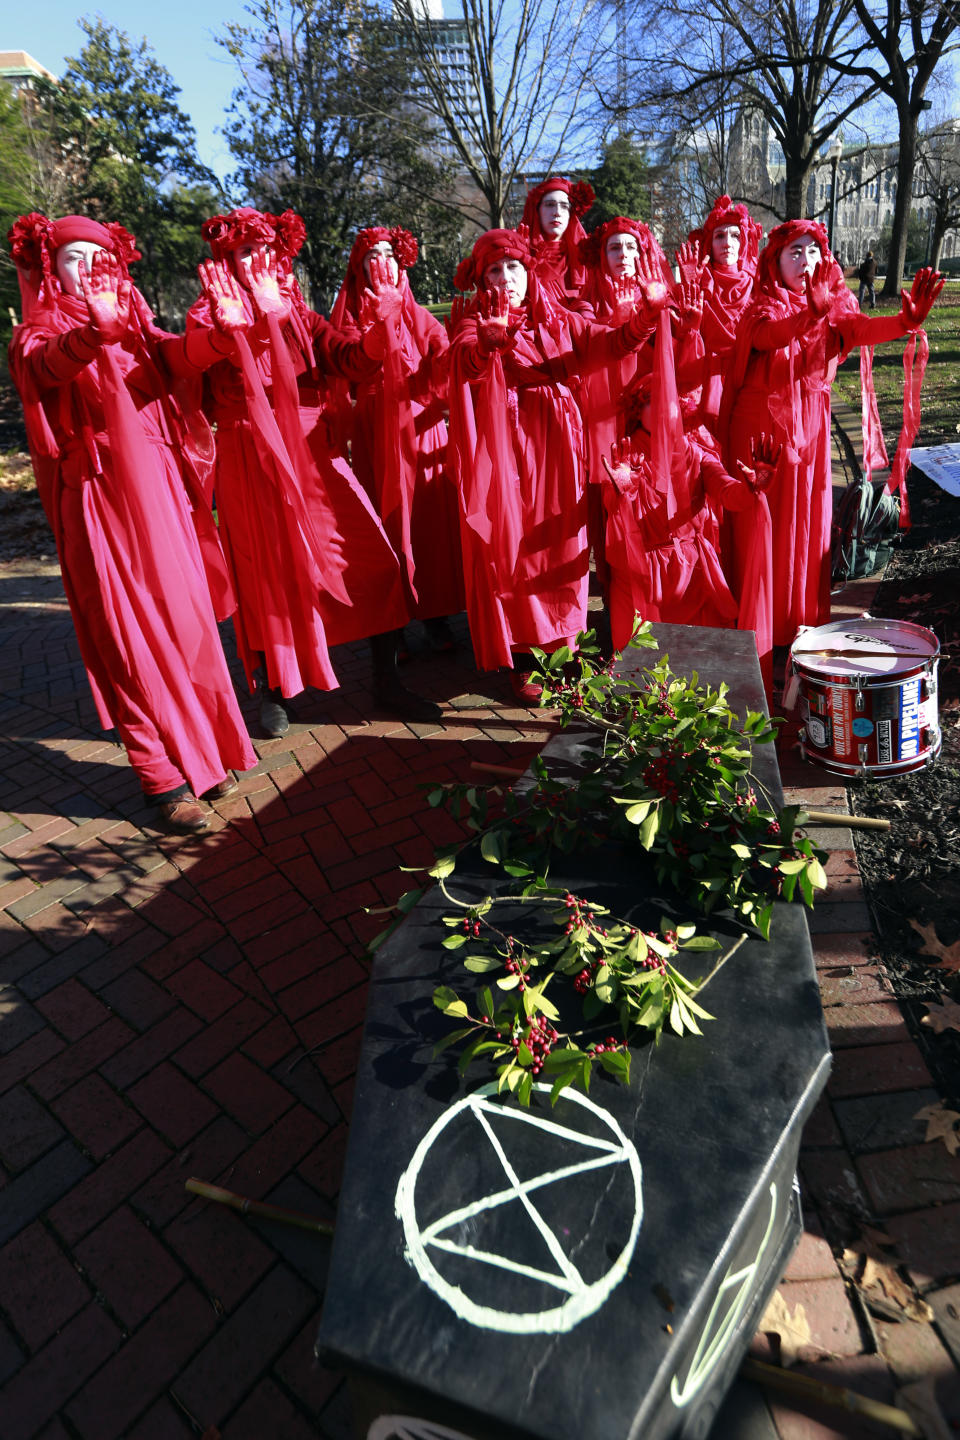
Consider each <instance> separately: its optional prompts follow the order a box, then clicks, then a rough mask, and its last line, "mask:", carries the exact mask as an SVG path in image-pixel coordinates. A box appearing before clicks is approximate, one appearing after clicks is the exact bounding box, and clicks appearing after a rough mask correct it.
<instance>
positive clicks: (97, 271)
mask: <svg viewBox="0 0 960 1440" xmlns="http://www.w3.org/2000/svg"><path fill="white" fill-rule="evenodd" d="M77 278H78V279H79V281H80V293H81V294H82V295H83V298H84V300H85V301H86V304H87V310H88V311H89V313H90V324H91V325H92V326H93V329H94V331H95V333H96V335H97V338H98V339H99V340H102V341H103V343H104V344H106V345H113V344H115V343H116V342H117V341H118V340H121V339H122V338H123V336H124V334H125V333H126V331H127V328H128V327H129V324H130V291H131V288H132V282H131V280H130V278H129V276H127V275H125V274H124V273H123V266H122V265H121V264H120V261H119V260H118V259H117V257H116V256H115V255H111V254H110V252H109V251H108V250H98V251H97V252H96V254H95V255H94V257H93V264H92V267H91V269H90V271H89V273H88V272H87V267H86V265H85V264H84V262H83V261H81V262H80V266H79V268H78V271H77Z"/></svg>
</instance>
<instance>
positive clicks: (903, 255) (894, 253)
mask: <svg viewBox="0 0 960 1440" xmlns="http://www.w3.org/2000/svg"><path fill="white" fill-rule="evenodd" d="M916 163H917V117H916V115H915V114H914V113H913V110H912V109H911V108H910V107H909V106H905V107H903V108H901V109H900V153H899V155H898V157H897V201H896V204H895V206H894V209H893V232H892V234H891V236H890V255H889V258H888V260H887V278H886V279H885V281H884V282H883V290H882V291H881V294H882V295H884V296H886V297H889V298H892V299H894V300H895V299H896V298H897V296H898V295H899V294H900V287H901V286H902V284H903V267H904V265H905V264H906V259H907V231H908V228H909V225H910V207H911V203H912V201H913V172H914V168H915V166H916Z"/></svg>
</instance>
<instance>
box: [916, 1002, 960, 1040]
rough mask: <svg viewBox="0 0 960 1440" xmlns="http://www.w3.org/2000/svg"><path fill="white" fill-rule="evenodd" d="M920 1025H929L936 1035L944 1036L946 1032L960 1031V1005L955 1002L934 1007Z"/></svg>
mask: <svg viewBox="0 0 960 1440" xmlns="http://www.w3.org/2000/svg"><path fill="white" fill-rule="evenodd" d="M920 1024H921V1025H929V1026H930V1029H931V1030H932V1031H933V1032H934V1034H935V1035H942V1034H943V1032H944V1031H945V1030H960V1005H958V1004H957V1002H956V1001H955V1000H944V1001H942V1003H941V1004H939V1005H932V1006H931V1007H930V1009H929V1010H928V1011H927V1013H926V1015H924V1017H923V1019H922V1020H921V1021H920Z"/></svg>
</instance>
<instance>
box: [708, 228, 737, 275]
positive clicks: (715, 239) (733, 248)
mask: <svg viewBox="0 0 960 1440" xmlns="http://www.w3.org/2000/svg"><path fill="white" fill-rule="evenodd" d="M710 259H711V260H712V261H713V263H714V265H737V264H738V263H739V261H740V226H739V225H718V226H717V228H716V230H714V232H713V236H712V238H711V241H710Z"/></svg>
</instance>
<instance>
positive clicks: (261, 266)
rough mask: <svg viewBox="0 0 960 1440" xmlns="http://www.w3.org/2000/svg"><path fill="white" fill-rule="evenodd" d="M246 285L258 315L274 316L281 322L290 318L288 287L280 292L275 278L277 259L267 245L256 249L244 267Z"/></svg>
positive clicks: (278, 283) (278, 282)
mask: <svg viewBox="0 0 960 1440" xmlns="http://www.w3.org/2000/svg"><path fill="white" fill-rule="evenodd" d="M246 274H247V285H248V287H249V289H250V294H251V295H252V296H253V303H254V305H255V307H256V311H257V314H258V315H276V316H277V318H278V319H279V320H281V321H283V320H287V319H289V316H290V293H289V286H288V287H287V289H286V291H283V290H281V288H280V281H279V279H278V277H277V257H276V255H275V254H274V252H273V251H272V250H271V249H270V247H269V245H264V246H263V247H262V249H261V248H260V247H258V248H257V249H255V250H254V251H253V253H252V254H251V256H250V260H249V263H248V265H247V267H246Z"/></svg>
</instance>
